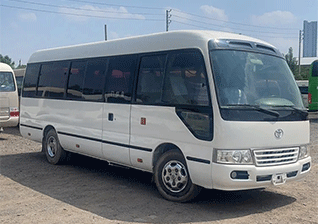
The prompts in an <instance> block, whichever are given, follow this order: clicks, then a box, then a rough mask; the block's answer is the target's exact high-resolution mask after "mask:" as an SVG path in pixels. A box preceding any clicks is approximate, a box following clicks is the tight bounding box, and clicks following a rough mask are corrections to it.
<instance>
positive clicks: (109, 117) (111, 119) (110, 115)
mask: <svg viewBox="0 0 318 224" xmlns="http://www.w3.org/2000/svg"><path fill="white" fill-rule="evenodd" d="M108 120H109V121H113V120H114V114H113V113H108Z"/></svg>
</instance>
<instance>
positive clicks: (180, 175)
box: [162, 160, 189, 193]
mask: <svg viewBox="0 0 318 224" xmlns="http://www.w3.org/2000/svg"><path fill="white" fill-rule="evenodd" d="M162 181H163V184H164V185H165V186H166V188H167V189H168V190H170V191H172V192H174V193H178V192H181V191H182V190H183V189H184V188H185V187H186V186H187V183H188V181H189V178H188V173H187V170H186V167H185V166H184V165H183V164H182V163H181V162H179V161H175V160H173V161H169V162H168V163H166V165H165V166H164V168H163V170H162Z"/></svg>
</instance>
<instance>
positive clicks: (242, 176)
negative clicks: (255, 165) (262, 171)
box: [230, 170, 250, 180]
mask: <svg viewBox="0 0 318 224" xmlns="http://www.w3.org/2000/svg"><path fill="white" fill-rule="evenodd" d="M249 176H250V175H249V174H248V172H247V171H238V170H235V171H232V172H231V174H230V177H231V178H232V179H236V180H247V179H248V178H249Z"/></svg>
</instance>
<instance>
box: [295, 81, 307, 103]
mask: <svg viewBox="0 0 318 224" xmlns="http://www.w3.org/2000/svg"><path fill="white" fill-rule="evenodd" d="M296 83H297V85H298V88H299V90H300V93H301V98H302V99H303V103H304V106H305V107H306V108H308V80H296Z"/></svg>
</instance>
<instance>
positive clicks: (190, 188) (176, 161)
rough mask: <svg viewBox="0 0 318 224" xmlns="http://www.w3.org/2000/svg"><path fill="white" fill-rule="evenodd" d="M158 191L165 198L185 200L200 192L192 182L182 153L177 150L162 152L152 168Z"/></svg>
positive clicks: (177, 200)
mask: <svg viewBox="0 0 318 224" xmlns="http://www.w3.org/2000/svg"><path fill="white" fill-rule="evenodd" d="M154 180H155V183H156V186H157V188H158V191H159V193H160V194H161V195H162V196H163V197H164V198H165V199H167V200H170V201H174V202H186V201H189V200H191V199H193V198H194V197H195V196H197V195H198V194H199V193H200V190H201V187H199V186H197V185H195V184H193V183H192V181H191V178H190V175H189V171H188V168H187V165H186V162H185V159H184V157H183V155H182V154H181V153H180V152H178V151H177V150H170V151H168V152H166V153H164V154H163V155H162V156H161V157H160V158H159V160H158V162H157V164H156V165H155V169H154Z"/></svg>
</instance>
